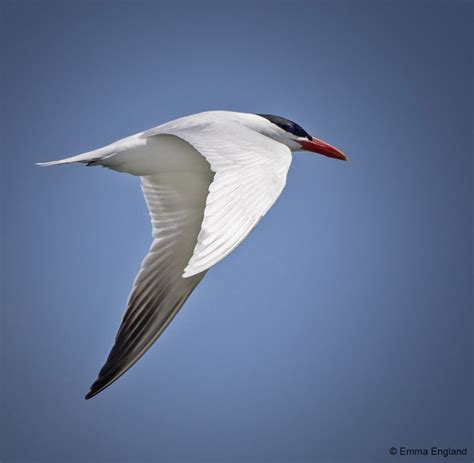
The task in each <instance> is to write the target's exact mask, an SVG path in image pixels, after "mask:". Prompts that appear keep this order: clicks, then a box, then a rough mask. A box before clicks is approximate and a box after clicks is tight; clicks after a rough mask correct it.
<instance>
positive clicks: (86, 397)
mask: <svg viewBox="0 0 474 463" xmlns="http://www.w3.org/2000/svg"><path fill="white" fill-rule="evenodd" d="M96 394H97V392H93V391H89V392H88V393H87V394H86V395H85V397H84V399H86V400H89V399H92V397H94V396H95V395H96Z"/></svg>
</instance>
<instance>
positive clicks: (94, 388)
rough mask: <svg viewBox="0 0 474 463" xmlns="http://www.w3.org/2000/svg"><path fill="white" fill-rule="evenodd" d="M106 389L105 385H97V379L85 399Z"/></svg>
mask: <svg viewBox="0 0 474 463" xmlns="http://www.w3.org/2000/svg"><path fill="white" fill-rule="evenodd" d="M103 389H104V386H99V385H97V381H96V382H95V383H94V384H93V385H92V386H91V388H90V391H89V392H88V393H87V394H86V395H85V397H84V399H86V400H89V399H92V397H94V396H95V395H97V394H98V393H99V392H101V391H102V390H103Z"/></svg>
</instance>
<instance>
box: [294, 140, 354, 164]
mask: <svg viewBox="0 0 474 463" xmlns="http://www.w3.org/2000/svg"><path fill="white" fill-rule="evenodd" d="M297 141H298V143H299V144H300V145H301V147H302V148H303V149H304V150H305V151H312V152H313V153H319V154H322V155H323V156H327V157H328V158H334V159H341V160H342V161H348V160H349V159H348V158H347V156H346V155H345V154H344V153H343V152H342V151H339V150H338V149H337V148H335V147H334V146H331V145H330V144H329V143H326V142H325V141H322V140H318V139H317V138H314V137H313V139H312V140H311V141H310V140H306V139H303V138H301V139H299V140H297Z"/></svg>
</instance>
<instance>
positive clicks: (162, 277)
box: [86, 172, 212, 399]
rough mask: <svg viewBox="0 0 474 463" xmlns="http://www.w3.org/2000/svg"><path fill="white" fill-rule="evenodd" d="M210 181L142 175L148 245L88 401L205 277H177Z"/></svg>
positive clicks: (200, 176) (192, 243) (172, 175)
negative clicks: (150, 232) (150, 228)
mask: <svg viewBox="0 0 474 463" xmlns="http://www.w3.org/2000/svg"><path fill="white" fill-rule="evenodd" d="M209 174H211V173H210V172H209ZM211 180H212V175H205V174H203V173H202V172H201V173H198V174H196V172H169V173H164V174H157V175H150V176H145V177H142V189H143V193H144V195H145V199H146V202H147V205H148V208H149V210H150V216H151V220H152V225H153V242H152V245H151V248H150V250H149V252H148V255H147V256H146V257H145V259H144V260H143V262H142V265H141V269H140V271H139V273H138V275H137V277H136V279H135V283H134V285H133V289H132V292H131V294H130V297H129V300H128V304H127V310H126V312H125V315H124V317H123V320H122V323H121V325H120V328H119V331H118V333H117V336H116V338H115V344H114V346H113V348H112V350H111V352H110V354H109V356H108V358H107V361H106V363H105V365H104V366H103V367H102V369H101V371H100V373H99V377H98V378H97V380H96V381H95V382H94V384H93V385H92V386H91V390H90V392H89V393H88V394H87V396H86V398H87V399H89V398H91V397H93V396H94V395H96V394H98V393H99V392H100V391H102V390H103V389H105V388H106V387H107V386H109V385H110V384H111V383H113V382H114V381H115V380H117V379H118V378H119V377H120V376H121V375H122V374H123V373H125V372H126V371H127V370H128V369H129V368H130V367H131V366H132V365H133V364H134V363H135V362H136V361H137V360H139V359H140V357H141V356H142V355H143V354H144V353H145V352H146V351H147V350H148V348H149V347H150V346H151V345H152V344H153V342H154V341H155V340H156V339H158V337H159V336H160V334H161V333H162V332H163V331H164V330H165V328H166V327H167V326H168V324H169V323H170V322H171V320H172V319H173V318H174V316H175V315H176V314H177V312H178V310H179V309H180V308H181V306H182V305H183V304H184V302H185V301H186V299H187V298H188V296H189V295H190V294H191V292H192V290H193V289H194V288H195V287H196V285H197V284H198V283H199V282H200V281H201V279H202V278H203V277H204V275H205V272H203V273H200V274H199V275H195V276H193V277H191V278H182V274H183V269H184V267H185V266H186V264H187V262H188V261H189V259H190V257H191V255H192V252H193V248H194V246H195V243H196V240H197V236H198V233H199V230H200V227H201V223H202V218H203V209H204V204H205V200H206V196H207V193H208V187H209V183H210V181H211Z"/></svg>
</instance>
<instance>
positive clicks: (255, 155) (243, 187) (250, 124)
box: [40, 111, 342, 398]
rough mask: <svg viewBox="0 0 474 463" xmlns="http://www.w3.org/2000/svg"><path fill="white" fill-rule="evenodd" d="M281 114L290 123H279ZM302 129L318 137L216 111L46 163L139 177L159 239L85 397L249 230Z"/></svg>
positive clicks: (268, 202) (122, 367) (142, 346)
mask: <svg viewBox="0 0 474 463" xmlns="http://www.w3.org/2000/svg"><path fill="white" fill-rule="evenodd" d="M272 118H273V120H270V119H272ZM276 119H278V121H277V122H275V120H276ZM280 119H281V120H282V121H284V122H285V123H278V122H279V121H280ZM286 123H289V124H290V125H289V128H288V127H287V126H286V125H285V124H286ZM291 124H293V125H294V126H291ZM295 127H296V128H295ZM301 131H303V133H304V134H306V135H307V137H302V136H301V135H302V132H301ZM295 132H296V133H295ZM303 138H304V143H307V144H308V143H315V142H314V141H313V142H310V141H308V140H313V139H312V137H311V136H309V135H308V134H307V133H306V132H304V130H303V129H302V128H301V127H299V126H298V125H297V124H294V123H292V122H291V121H287V120H285V119H282V118H277V117H275V116H260V115H256V114H245V113H235V112H228V111H209V112H205V113H200V114H196V115H192V116H188V117H184V118H181V119H177V120H175V121H171V122H168V123H166V124H163V125H161V126H159V127H156V128H153V129H150V130H148V131H145V132H141V133H138V134H136V135H132V136H130V137H127V138H124V139H122V140H119V141H117V142H115V143H112V144H110V145H108V146H105V147H103V148H99V149H97V150H95V151H91V152H88V153H84V154H81V155H78V156H73V157H70V158H67V159H63V160H60V161H53V162H47V163H41V164H40V165H42V166H50V165H57V164H68V163H74V162H80V163H85V164H87V165H101V166H105V167H108V168H110V169H113V170H116V171H119V172H127V173H129V174H132V175H137V176H140V177H141V184H142V190H143V193H144V196H145V200H146V203H147V205H148V209H149V211H150V216H151V222H152V229H153V233H152V234H153V242H152V245H151V247H150V250H149V253H148V255H147V256H146V257H145V259H144V260H143V262H142V265H141V269H140V271H139V273H138V275H137V277H136V280H135V282H134V285H133V289H132V292H131V294H130V297H129V301H128V304H127V310H126V312H125V315H124V317H123V320H122V324H121V326H120V329H119V332H118V334H117V337H116V340H115V345H114V347H113V349H112V351H111V352H110V355H109V357H108V359H107V362H106V363H105V365H104V367H103V368H102V370H101V372H100V373H99V377H98V379H97V381H96V382H95V383H94V384H93V385H92V387H91V391H90V392H89V394H88V395H87V396H86V398H89V397H92V396H93V395H95V394H97V393H98V392H100V391H101V390H103V389H104V388H106V387H107V386H108V385H110V384H111V383H112V382H113V381H115V380H116V379H117V378H118V377H120V376H121V375H122V374H123V373H124V372H125V371H126V370H128V368H130V367H131V366H132V365H133V364H134V363H135V362H136V361H137V360H138V359H139V358H140V357H141V356H142V355H143V353H144V352H145V351H146V350H147V349H148V347H150V345H151V344H152V343H153V342H154V341H155V340H156V339H157V338H158V336H159V335H160V334H161V333H162V332H163V330H164V329H165V328H166V326H167V325H168V324H169V322H170V321H171V320H172V319H173V317H174V315H175V314H176V313H177V311H178V310H179V309H180V307H181V306H182V304H183V303H184V302H185V300H186V299H187V297H188V296H189V294H190V293H191V292H192V290H193V289H194V288H195V286H196V285H197V284H198V283H199V281H200V280H201V279H202V278H203V276H204V274H205V272H206V270H208V269H209V268H210V267H211V266H213V265H214V264H216V263H217V262H219V261H220V260H222V259H223V258H224V257H225V256H227V255H228V254H229V253H230V252H232V251H233V250H234V249H235V248H236V247H237V246H238V245H239V244H240V243H241V242H242V240H244V239H245V237H246V236H247V235H248V234H249V233H250V232H251V230H252V229H253V228H254V227H255V226H256V224H257V223H258V222H259V220H260V219H261V218H262V217H263V216H264V215H265V213H266V212H267V211H268V210H269V209H270V207H271V206H272V205H273V203H274V202H275V200H276V199H277V198H278V196H279V195H280V193H281V191H282V190H283V188H284V186H285V182H286V176H287V172H288V169H289V167H290V163H291V151H292V150H298V149H302V143H303V141H302V140H303ZM318 142H320V141H319V140H318ZM320 143H323V142H320ZM326 146H329V147H330V145H326ZM330 148H332V147H330ZM306 149H308V148H307V147H306ZM332 149H334V150H335V148H332ZM336 151H337V150H336ZM339 153H340V152H339ZM322 154H325V153H322ZM326 155H328V154H326ZM341 155H342V153H341ZM331 157H336V156H331ZM341 159H342V158H341Z"/></svg>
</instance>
